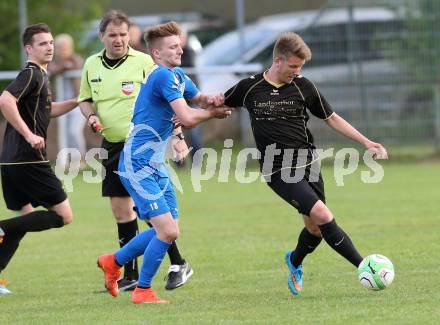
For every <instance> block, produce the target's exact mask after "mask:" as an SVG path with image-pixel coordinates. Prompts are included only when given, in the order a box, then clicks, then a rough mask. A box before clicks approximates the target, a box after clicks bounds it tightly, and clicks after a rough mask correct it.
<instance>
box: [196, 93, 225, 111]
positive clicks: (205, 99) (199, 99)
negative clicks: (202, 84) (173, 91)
mask: <svg viewBox="0 0 440 325" xmlns="http://www.w3.org/2000/svg"><path fill="white" fill-rule="evenodd" d="M189 101H190V102H191V103H194V104H196V105H198V106H200V107H201V108H209V107H218V106H222V105H223V104H224V103H225V95H224V94H223V93H218V94H215V95H212V96H208V95H206V94H203V93H201V92H199V93H198V94H197V95H196V96H194V97H193V98H191V99H190V100H189Z"/></svg>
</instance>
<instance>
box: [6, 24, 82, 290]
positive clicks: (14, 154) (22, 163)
mask: <svg viewBox="0 0 440 325" xmlns="http://www.w3.org/2000/svg"><path fill="white" fill-rule="evenodd" d="M22 41H23V46H24V47H25V50H26V53H27V57H28V62H27V64H26V66H25V67H24V69H23V70H21V71H20V73H19V74H18V76H17V78H16V79H15V80H13V81H12V82H11V83H10V84H9V85H8V86H7V87H6V89H5V90H4V91H3V93H2V94H1V96H0V109H1V112H2V114H3V116H4V117H5V119H6V120H7V122H8V123H7V126H6V131H5V135H4V139H3V149H2V153H1V157H0V166H1V181H2V189H3V196H4V199H5V202H6V206H7V208H8V209H10V210H13V211H16V212H17V213H18V214H20V216H18V217H14V218H10V219H4V220H0V272H1V271H2V270H3V269H5V268H6V265H7V264H8V263H9V261H10V260H11V258H12V256H13V255H14V253H15V251H16V250H17V248H18V246H19V243H20V240H21V239H22V238H23V237H24V235H25V234H26V233H27V232H36V231H43V230H47V229H51V228H59V227H62V226H64V225H67V224H69V223H71V222H72V218H73V215H72V210H71V208H70V204H69V200H68V199H67V196H66V193H65V192H64V190H63V187H62V184H61V182H60V180H59V179H58V178H57V177H56V176H55V174H54V172H53V171H52V169H51V167H50V165H49V161H48V160H47V154H46V137H47V127H48V125H49V121H50V118H53V117H57V116H60V115H63V114H65V113H67V112H69V111H71V110H72V109H73V108H75V107H76V106H77V105H78V104H77V102H76V99H71V100H67V101H64V102H58V103H55V102H52V100H51V93H50V89H49V81H48V77H47V65H48V63H49V62H50V61H52V57H53V52H54V41H53V37H52V34H51V32H50V29H49V27H48V26H47V25H46V24H36V25H31V26H29V27H27V28H26V29H25V31H24V33H23V37H22ZM38 206H43V207H44V208H46V209H47V210H37V211H34V208H35V207H38ZM1 293H10V291H9V290H8V289H7V288H6V287H5V286H4V285H2V286H1V287H0V294H1Z"/></svg>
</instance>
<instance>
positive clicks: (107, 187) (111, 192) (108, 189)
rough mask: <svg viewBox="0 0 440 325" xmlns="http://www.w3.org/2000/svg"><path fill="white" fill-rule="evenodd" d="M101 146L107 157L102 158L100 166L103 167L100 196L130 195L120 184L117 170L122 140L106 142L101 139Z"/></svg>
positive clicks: (122, 146)
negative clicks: (103, 174)
mask: <svg viewBox="0 0 440 325" xmlns="http://www.w3.org/2000/svg"><path fill="white" fill-rule="evenodd" d="M101 147H102V148H104V149H105V150H107V152H108V158H107V159H103V160H102V166H103V167H104V168H105V178H104V179H103V181H102V196H104V197H126V196H130V195H129V194H128V192H127V190H126V189H125V187H124V185H122V183H121V180H120V179H119V175H118V174H116V173H115V172H116V171H118V165H119V156H120V154H121V151H122V149H123V148H124V142H115V143H113V142H108V141H107V140H105V139H104V140H103V141H102V144H101Z"/></svg>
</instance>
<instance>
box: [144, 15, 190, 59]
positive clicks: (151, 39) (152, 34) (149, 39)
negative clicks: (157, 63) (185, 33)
mask: <svg viewBox="0 0 440 325" xmlns="http://www.w3.org/2000/svg"><path fill="white" fill-rule="evenodd" d="M180 35H182V30H181V28H180V27H179V25H178V24H177V23H176V22H174V21H170V22H169V23H166V24H160V25H156V26H153V27H151V28H149V29H148V30H147V31H146V33H145V36H144V40H145V44H147V48H148V52H150V53H151V50H152V49H153V48H154V47H155V46H156V44H157V41H160V40H161V39H162V38H164V37H168V36H179V37H180Z"/></svg>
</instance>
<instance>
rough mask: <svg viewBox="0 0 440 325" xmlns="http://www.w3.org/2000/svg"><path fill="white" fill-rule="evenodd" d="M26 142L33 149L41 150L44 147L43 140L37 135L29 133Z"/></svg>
mask: <svg viewBox="0 0 440 325" xmlns="http://www.w3.org/2000/svg"><path fill="white" fill-rule="evenodd" d="M26 141H27V142H28V143H29V144H30V145H31V147H32V148H34V149H43V148H44V146H45V142H44V138H42V137H40V136H39V135H36V134H33V133H31V134H30V135H28V136H27V137H26Z"/></svg>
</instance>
